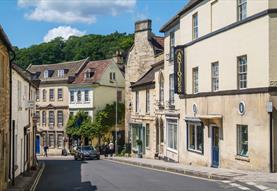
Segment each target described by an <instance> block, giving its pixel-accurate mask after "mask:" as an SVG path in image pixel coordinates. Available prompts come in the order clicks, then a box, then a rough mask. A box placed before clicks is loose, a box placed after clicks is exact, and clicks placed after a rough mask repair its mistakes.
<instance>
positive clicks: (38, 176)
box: [30, 162, 45, 191]
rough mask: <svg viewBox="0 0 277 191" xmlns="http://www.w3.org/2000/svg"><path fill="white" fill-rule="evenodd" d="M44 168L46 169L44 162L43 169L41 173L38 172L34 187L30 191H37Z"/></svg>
mask: <svg viewBox="0 0 277 191" xmlns="http://www.w3.org/2000/svg"><path fill="white" fill-rule="evenodd" d="M44 168H45V163H44V162H43V163H42V167H41V169H40V171H39V172H38V175H37V177H36V179H35V181H34V183H33V185H32V187H31V189H30V191H35V190H36V187H37V185H38V182H39V179H40V177H41V175H42V173H43V171H44Z"/></svg>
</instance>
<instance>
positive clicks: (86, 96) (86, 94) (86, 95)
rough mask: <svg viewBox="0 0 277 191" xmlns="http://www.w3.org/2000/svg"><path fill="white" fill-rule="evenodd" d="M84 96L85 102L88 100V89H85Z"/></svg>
mask: <svg viewBox="0 0 277 191" xmlns="http://www.w3.org/2000/svg"><path fill="white" fill-rule="evenodd" d="M84 94H85V95H84V96H85V102H87V103H88V102H90V97H89V90H85V91H84Z"/></svg>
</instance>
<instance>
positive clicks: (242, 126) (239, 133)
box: [237, 124, 249, 158]
mask: <svg viewBox="0 0 277 191" xmlns="http://www.w3.org/2000/svg"><path fill="white" fill-rule="evenodd" d="M242 128H246V131H247V140H246V142H247V143H246V144H247V152H246V154H241V153H242V147H243V143H242V140H241V139H242V132H241V130H242ZM237 156H240V157H246V158H247V157H249V133H248V125H242V124H237Z"/></svg>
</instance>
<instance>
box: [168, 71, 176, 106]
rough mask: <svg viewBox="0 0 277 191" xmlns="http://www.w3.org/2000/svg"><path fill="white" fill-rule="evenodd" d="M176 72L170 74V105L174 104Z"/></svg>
mask: <svg viewBox="0 0 277 191" xmlns="http://www.w3.org/2000/svg"><path fill="white" fill-rule="evenodd" d="M174 91H175V90H174V74H170V75H169V105H174V102H175V100H174Z"/></svg>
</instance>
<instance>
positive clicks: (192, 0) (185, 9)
mask: <svg viewBox="0 0 277 191" xmlns="http://www.w3.org/2000/svg"><path fill="white" fill-rule="evenodd" d="M203 1H204V0H190V1H189V2H188V3H187V4H186V5H185V6H184V7H183V8H182V9H181V10H180V11H179V12H178V13H177V14H176V15H175V16H174V17H172V18H171V19H170V20H169V21H168V22H167V23H165V24H164V25H163V26H162V27H161V29H160V32H166V31H167V30H168V29H169V28H171V27H173V26H174V25H175V24H176V23H177V22H178V21H179V18H180V16H181V15H183V14H184V13H186V12H188V11H190V10H191V9H192V8H193V7H195V6H196V5H198V4H199V3H201V2H203Z"/></svg>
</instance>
